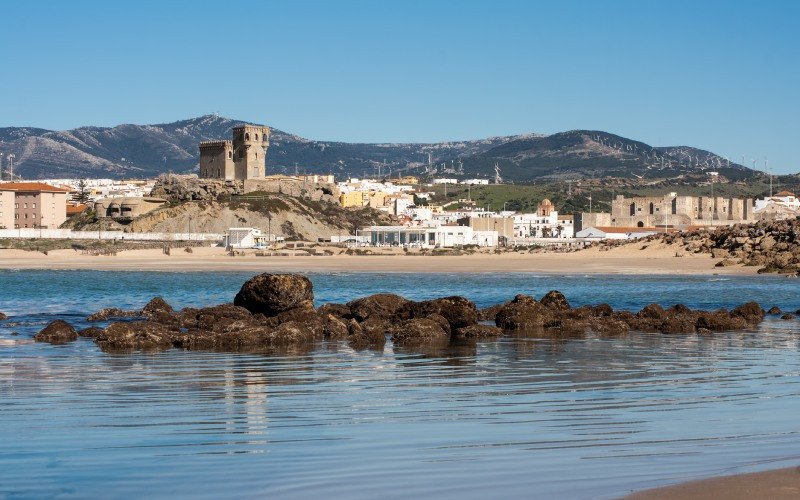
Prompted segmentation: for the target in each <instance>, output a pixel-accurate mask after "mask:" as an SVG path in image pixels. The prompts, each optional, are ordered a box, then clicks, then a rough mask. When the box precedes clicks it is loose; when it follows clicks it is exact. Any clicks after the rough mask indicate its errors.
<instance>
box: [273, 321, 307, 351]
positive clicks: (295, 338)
mask: <svg viewBox="0 0 800 500" xmlns="http://www.w3.org/2000/svg"><path fill="white" fill-rule="evenodd" d="M265 340H266V343H267V344H268V345H277V346H285V345H299V344H306V343H309V342H313V341H314V340H316V334H315V332H314V331H313V330H312V329H311V328H310V327H309V326H308V325H306V324H304V323H301V322H299V321H287V322H285V323H281V324H280V325H278V327H277V328H275V329H274V330H272V331H270V332H269V333H268V334H267V335H266V338H265Z"/></svg>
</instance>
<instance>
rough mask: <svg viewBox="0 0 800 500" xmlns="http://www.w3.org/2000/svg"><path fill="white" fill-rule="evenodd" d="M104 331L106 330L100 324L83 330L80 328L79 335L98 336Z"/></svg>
mask: <svg viewBox="0 0 800 500" xmlns="http://www.w3.org/2000/svg"><path fill="white" fill-rule="evenodd" d="M104 331H105V330H103V329H102V328H100V327H99V326H90V327H88V328H83V329H81V330H78V336H79V337H91V338H97V337H99V336H100V335H102V334H103V332H104Z"/></svg>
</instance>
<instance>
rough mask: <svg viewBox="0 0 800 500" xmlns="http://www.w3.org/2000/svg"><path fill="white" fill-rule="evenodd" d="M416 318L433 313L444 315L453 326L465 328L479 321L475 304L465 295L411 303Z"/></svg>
mask: <svg viewBox="0 0 800 500" xmlns="http://www.w3.org/2000/svg"><path fill="white" fill-rule="evenodd" d="M411 313H412V316H413V317H414V318H426V317H429V316H431V315H433V314H436V315H440V316H444V318H445V319H446V320H447V322H448V323H450V326H451V327H452V328H463V327H465V326H469V325H474V324H476V323H477V322H478V312H477V309H476V308H475V304H474V303H473V302H472V301H471V300H469V299H466V298H464V297H458V296H454V297H443V298H441V299H433V300H425V301H423V302H416V303H413V304H411Z"/></svg>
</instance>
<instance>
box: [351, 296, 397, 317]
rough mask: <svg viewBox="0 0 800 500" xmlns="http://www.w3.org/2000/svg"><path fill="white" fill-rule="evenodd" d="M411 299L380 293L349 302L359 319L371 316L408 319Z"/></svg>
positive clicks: (354, 315)
mask: <svg viewBox="0 0 800 500" xmlns="http://www.w3.org/2000/svg"><path fill="white" fill-rule="evenodd" d="M409 304H411V301H410V300H408V299H406V298H404V297H401V296H399V295H395V294H393V293H379V294H376V295H370V296H369V297H362V298H360V299H356V300H351V301H350V302H348V303H347V306H348V307H349V308H350V312H351V314H352V315H353V317H354V318H355V319H357V320H358V321H360V322H361V321H364V320H366V319H369V318H380V319H384V320H394V319H406V318H407V317H408V307H409Z"/></svg>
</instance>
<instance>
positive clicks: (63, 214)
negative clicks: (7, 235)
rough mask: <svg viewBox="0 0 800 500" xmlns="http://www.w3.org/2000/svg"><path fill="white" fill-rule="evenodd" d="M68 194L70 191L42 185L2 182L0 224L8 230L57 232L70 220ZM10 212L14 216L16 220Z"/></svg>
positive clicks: (0, 189)
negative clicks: (23, 229)
mask: <svg viewBox="0 0 800 500" xmlns="http://www.w3.org/2000/svg"><path fill="white" fill-rule="evenodd" d="M9 193H10V194H11V196H13V201H11V200H12V198H11V196H10V195H9ZM67 193H69V189H65V188H60V187H55V186H51V185H49V184H45V183H42V182H5V183H2V184H0V201H2V207H0V212H2V213H3V215H2V217H0V225H3V226H5V227H6V229H12V228H13V229H21V228H39V229H55V228H57V227H59V226H60V225H61V224H63V223H64V221H65V220H67ZM9 213H11V214H13V219H12V218H10V217H9V215H8V214H9ZM11 224H13V226H12V225H11Z"/></svg>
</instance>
